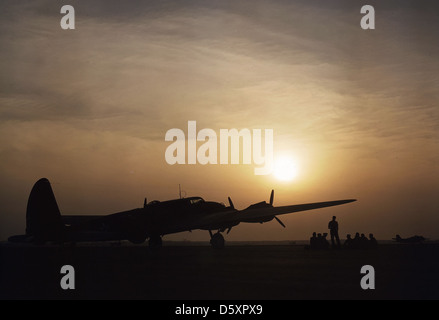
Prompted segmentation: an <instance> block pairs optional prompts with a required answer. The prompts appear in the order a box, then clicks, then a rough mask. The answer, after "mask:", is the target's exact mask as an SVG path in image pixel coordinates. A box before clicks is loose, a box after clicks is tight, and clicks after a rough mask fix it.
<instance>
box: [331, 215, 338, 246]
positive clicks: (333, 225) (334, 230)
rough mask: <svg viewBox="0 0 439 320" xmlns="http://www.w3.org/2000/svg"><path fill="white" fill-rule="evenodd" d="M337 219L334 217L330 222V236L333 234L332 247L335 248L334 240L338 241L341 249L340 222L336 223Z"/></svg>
mask: <svg viewBox="0 0 439 320" xmlns="http://www.w3.org/2000/svg"><path fill="white" fill-rule="evenodd" d="M335 219H336V217H335V216H333V217H332V220H331V221H329V223H328V229H329V230H330V234H331V243H332V247H333V248H335V241H334V239H336V240H337V247H338V248H340V238H339V237H338V222H337V221H335Z"/></svg>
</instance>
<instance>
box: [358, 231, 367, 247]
mask: <svg viewBox="0 0 439 320" xmlns="http://www.w3.org/2000/svg"><path fill="white" fill-rule="evenodd" d="M368 245H369V240H368V239H367V238H366V236H365V235H364V233H362V234H361V236H360V246H359V247H360V249H367V248H368Z"/></svg>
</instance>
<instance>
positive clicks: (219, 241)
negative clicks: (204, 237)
mask: <svg viewBox="0 0 439 320" xmlns="http://www.w3.org/2000/svg"><path fill="white" fill-rule="evenodd" d="M209 233H210V236H211V238H210V244H211V245H212V247H213V248H214V249H222V248H224V245H225V243H226V241H225V240H224V237H223V235H222V234H221V233H220V232H219V231H218V232H217V233H215V234H214V235H212V232H211V231H209Z"/></svg>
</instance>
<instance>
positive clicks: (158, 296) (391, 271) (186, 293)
mask: <svg viewBox="0 0 439 320" xmlns="http://www.w3.org/2000/svg"><path fill="white" fill-rule="evenodd" d="M63 265H71V266H73V267H74V269H75V290H62V289H61V287H60V280H61V278H62V277H63V275H62V274H60V270H61V267H62V266H63ZM364 265H371V266H373V267H374V269H375V290H363V289H362V288H361V286H360V281H361V278H362V277H363V276H364V274H361V273H360V270H361V267H362V266H364ZM0 298H1V299H146V300H213V299H215V300H235V299H239V300H291V299H438V298H439V244H437V243H425V244H422V245H404V244H386V245H380V246H379V248H378V249H376V250H328V251H311V250H305V249H304V246H302V245H231V246H226V247H225V248H224V249H219V250H218V249H216V250H215V249H213V248H211V247H210V246H196V245H184V244H182V245H166V244H165V246H163V247H162V248H160V249H154V250H152V249H150V248H149V247H148V246H144V245H142V246H131V245H125V244H124V245H121V246H113V245H109V244H106V245H78V246H75V247H69V246H63V247H61V246H55V245H49V246H33V245H14V244H2V245H0Z"/></svg>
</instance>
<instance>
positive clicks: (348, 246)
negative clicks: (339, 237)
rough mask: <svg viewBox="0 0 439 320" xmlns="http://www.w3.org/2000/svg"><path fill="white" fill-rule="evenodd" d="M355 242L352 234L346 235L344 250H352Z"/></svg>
mask: <svg viewBox="0 0 439 320" xmlns="http://www.w3.org/2000/svg"><path fill="white" fill-rule="evenodd" d="M353 241H354V240H353V239H352V237H351V235H350V234H347V235H346V241H345V242H344V243H343V248H345V249H352V242H353Z"/></svg>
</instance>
